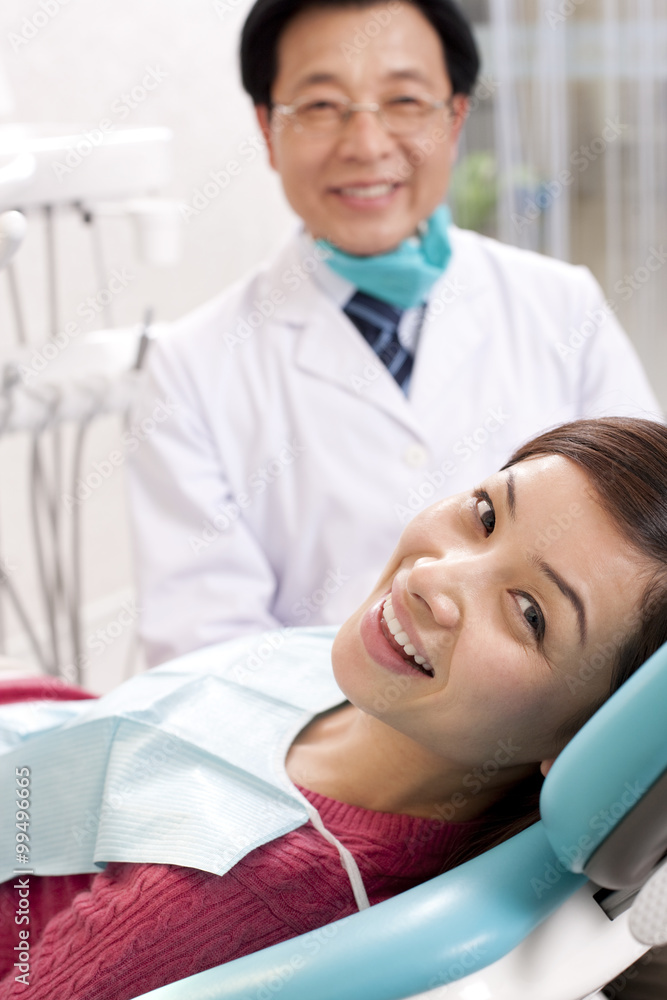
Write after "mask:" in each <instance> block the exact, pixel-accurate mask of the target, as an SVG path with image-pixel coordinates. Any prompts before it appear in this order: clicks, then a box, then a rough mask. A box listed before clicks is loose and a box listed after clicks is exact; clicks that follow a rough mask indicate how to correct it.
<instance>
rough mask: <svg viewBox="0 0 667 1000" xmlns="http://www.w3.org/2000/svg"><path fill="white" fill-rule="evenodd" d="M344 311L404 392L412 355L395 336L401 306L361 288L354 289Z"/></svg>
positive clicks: (401, 312)
mask: <svg viewBox="0 0 667 1000" xmlns="http://www.w3.org/2000/svg"><path fill="white" fill-rule="evenodd" d="M344 312H345V314H346V315H347V316H348V317H349V319H351V320H352V322H353V323H354V325H355V326H356V328H357V329H358V330H359V333H360V334H361V335H362V337H363V338H364V340H366V341H367V342H368V344H369V345H370V346H371V347H372V348H373V350H374V351H375V353H376V354H377V356H378V358H379V359H380V361H381V362H382V363H383V365H385V366H386V367H387V368H388V370H389V372H390V374H391V375H393V376H394V378H395V379H396V381H397V382H398V384H399V385H400V387H401V389H402V390H403V392H405V393H407V391H408V388H409V385H410V375H411V374H412V363H413V360H414V359H413V357H412V355H411V354H410V352H409V351H406V349H405V348H404V347H403V345H402V344H401V342H400V340H399V339H398V324H399V321H400V319H401V316H402V315H403V310H402V309H398V308H397V307H396V306H392V305H390V304H389V303H388V302H383V301H382V300H381V299H376V298H374V296H372V295H366V293H365V292H356V294H355V295H353V296H352V298H351V299H350V301H349V302H348V304H347V305H346V306H345V309H344Z"/></svg>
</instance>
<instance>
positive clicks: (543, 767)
mask: <svg viewBox="0 0 667 1000" xmlns="http://www.w3.org/2000/svg"><path fill="white" fill-rule="evenodd" d="M555 759H556V758H555V757H554V758H553V760H543V761H542V763H541V764H540V771H541V772H542V774H543V776H544V777H545V778H546V776H547V774H548V773H549V771H550V770H551V768H552V767H553V764H554V761H555Z"/></svg>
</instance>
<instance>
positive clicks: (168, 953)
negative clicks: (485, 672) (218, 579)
mask: <svg viewBox="0 0 667 1000" xmlns="http://www.w3.org/2000/svg"><path fill="white" fill-rule="evenodd" d="M50 696H51V697H53V696H54V695H53V694H51V695H50ZM33 697H35V695H33ZM37 697H39V695H37ZM56 697H63V694H60V693H59V694H58V695H56ZM1 700H4V699H2V698H0V701H1ZM302 791H303V792H304V794H305V795H306V796H307V797H308V799H309V800H310V801H311V802H312V804H313V805H314V806H315V808H316V809H317V810H318V812H319V813H320V815H321V817H322V820H323V822H324V824H325V826H326V827H327V828H328V829H329V830H330V831H331V832H332V833H333V834H335V836H336V837H338V838H339V839H340V840H341V841H342V843H344V844H345V846H346V847H348V848H349V850H350V851H351V852H352V854H353V855H354V857H355V859H356V861H357V863H358V865H359V869H360V871H361V875H362V878H363V880H364V884H365V886H366V890H367V892H368V896H369V899H370V902H371V905H373V904H375V903H379V902H380V901H381V900H384V899H388V898H389V897H391V896H394V895H396V894H397V893H399V892H402V891H403V890H405V889H409V888H411V887H412V886H415V885H418V884H419V883H420V882H423V881H425V880H426V879H428V878H431V877H433V876H434V875H436V874H437V873H438V872H440V871H442V869H443V866H445V867H446V865H447V859H448V857H452V856H453V853H454V852H455V851H457V850H458V848H459V847H460V846H461V845H462V844H463V843H465V841H466V840H467V839H468V836H469V834H470V832H471V830H472V829H473V828H476V827H477V825H478V824H477V823H461V824H456V823H444V822H442V821H440V820H431V819H418V818H415V817H411V816H403V815H395V814H391V813H379V812H373V811H371V810H367V809H361V808H359V807H357V806H350V805H346V804H345V803H342V802H337V801H335V800H333V799H329V798H326V797H324V796H322V795H318V794H316V793H314V792H310V791H307V790H305V789H302ZM14 885H15V880H13V881H12V882H6V883H4V885H2V886H0V976H3V977H4V978H3V979H2V981H1V982H0V1000H8V998H10V997H11V998H15V997H26V996H28V997H29V998H30V1000H54V998H56V997H58V998H60V997H67V998H68V1000H131V998H133V997H136V996H137V995H139V994H141V993H145V992H147V991H148V990H152V989H155V988H157V987H158V986H162V985H164V984H165V983H170V982H173V981H175V980H177V979H182V978H183V977H184V976H190V975H193V974H194V973H196V972H201V971H203V970H204V969H208V968H211V967H212V966H214V965H219V964H221V963H222V962H229V961H230V960H231V959H234V958H239V957H240V956H241V955H246V954H248V953H249V952H253V951H257V950H258V949H260V948H265V947H267V946H269V945H272V944H276V943H277V942H279V941H283V940H285V939H287V938H290V937H295V936H296V935H298V934H303V933H305V932H308V931H312V930H314V929H316V928H318V927H321V926H322V925H323V924H327V923H330V922H331V921H333V920H338V919H339V918H341V917H345V916H348V915H349V914H351V913H354V912H356V905H355V902H354V897H353V895H352V889H351V887H350V883H349V881H348V878H347V875H346V874H345V872H344V870H343V868H342V866H341V863H340V859H339V856H338V852H337V851H336V848H335V847H334V846H333V845H331V844H329V843H328V842H327V841H326V840H324V838H323V837H322V836H321V835H320V834H319V833H318V832H317V831H316V830H315V829H314V827H313V826H312V825H311V824H310V823H307V824H306V825H305V826H302V827H299V829H297V830H294V831H293V832H292V833H289V834H287V835H286V836H284V837H280V838H278V839H277V840H274V841H272V842H271V843H269V844H266V845H264V846H263V847H259V848H257V849H256V850H254V851H252V852H251V853H250V854H248V855H247V856H246V857H245V858H243V859H242V860H241V861H240V862H238V864H236V866H235V867H234V868H233V869H232V870H231V871H230V872H228V873H227V874H226V875H223V876H218V875H211V874H209V873H208V872H202V871H198V870H195V869H191V868H181V867H178V866H176V865H152V864H121V863H116V862H115V863H111V864H109V865H108V867H107V868H106V869H105V871H104V872H102V873H100V874H99V875H79V876H67V877H42V878H40V877H37V876H31V877H30V886H29V887H30V896H29V901H30V924H29V925H28V929H29V931H30V938H29V941H30V948H29V951H30V972H29V975H28V982H29V985H24V984H23V983H21V982H16V980H15V976H16V975H18V974H19V970H18V969H15V968H14V963H15V962H16V961H17V952H16V950H15V948H16V946H17V945H18V944H19V929H20V927H19V926H17V925H16V924H15V922H14V914H15V911H16V909H17V906H18V900H19V896H18V890H17V889H15V888H14ZM21 926H22V927H24V928H25V927H26V925H25V924H24V925H21Z"/></svg>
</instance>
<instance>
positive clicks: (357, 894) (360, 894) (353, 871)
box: [305, 799, 371, 910]
mask: <svg viewBox="0 0 667 1000" xmlns="http://www.w3.org/2000/svg"><path fill="white" fill-rule="evenodd" d="M305 802H306V804H307V806H308V816H309V818H310V822H311V823H312V824H313V826H314V827H315V829H316V830H317V831H318V833H321V834H322V836H323V837H324V839H325V840H328V841H329V843H330V844H333V845H334V847H335V848H336V850H337V851H338V854H339V855H340V862H341V864H342V866H343V868H344V869H345V871H346V872H347V877H348V878H349V880H350V885H351V886H352V892H353V893H354V899H355V902H356V904H357V908H358V909H359V910H367V909H368V907H369V906H370V905H371V904H370V903H369V902H368V896H367V895H366V889H365V888H364V882H363V879H362V877H361V872H360V871H359V866H358V865H357V862H356V861H355V860H354V858H353V856H352V854H351V853H350V851H348V849H347V847H345V845H344V844H341V842H340V840H338V839H337V838H336V837H334V835H333V833H330V832H329V830H327V828H326V826H325V825H324V823H323V822H322V819H321V817H320V814H319V813H318V811H317V809H316V808H315V807H314V806H313V805H311V803H310V802H308V800H307V799H306V800H305Z"/></svg>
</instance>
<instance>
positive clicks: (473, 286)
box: [410, 259, 494, 433]
mask: <svg viewBox="0 0 667 1000" xmlns="http://www.w3.org/2000/svg"><path fill="white" fill-rule="evenodd" d="M465 272H466V267H465V261H464V260H460V259H459V260H457V259H454V260H453V261H452V264H451V265H450V267H449V268H448V269H447V272H446V273H445V275H444V276H443V278H442V279H441V280H440V281H439V282H438V283H437V285H436V286H435V288H434V289H433V293H432V295H431V297H430V301H429V308H428V310H427V313H426V317H425V320H424V324H423V327H422V330H421V334H420V338H419V347H418V350H417V357H416V359H415V366H414V369H413V373H412V384H411V388H410V397H411V400H412V403H413V408H414V411H415V414H416V416H417V418H418V419H419V421H420V423H421V424H422V425H423V426H424V427H425V428H426V429H427V433H428V431H432V430H433V428H436V429H440V430H441V428H442V420H443V417H444V416H446V414H447V413H449V414H451V413H452V408H456V407H457V406H459V405H460V404H461V399H460V391H461V388H460V387H461V384H462V381H461V380H462V373H463V371H464V370H465V369H466V368H467V367H469V366H470V365H471V364H473V363H474V359H475V355H476V354H477V353H478V352H479V351H480V350H482V349H483V345H484V341H485V338H486V331H488V330H491V329H493V328H494V327H493V321H492V318H491V317H490V316H489V315H488V309H485V305H484V296H483V295H482V294H481V291H482V288H481V286H480V284H479V283H478V282H477V281H474V280H471V279H470V277H469V275H466V273H465ZM472 384H474V380H473V382H472Z"/></svg>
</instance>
